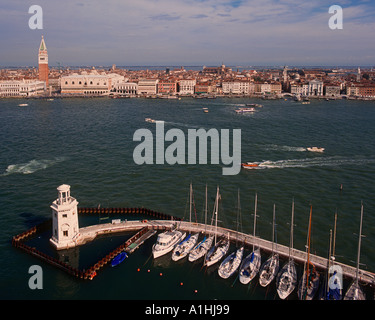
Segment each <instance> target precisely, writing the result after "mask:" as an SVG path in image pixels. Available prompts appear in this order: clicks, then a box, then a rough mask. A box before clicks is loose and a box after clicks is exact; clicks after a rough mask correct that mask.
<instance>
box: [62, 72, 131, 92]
mask: <svg viewBox="0 0 375 320" xmlns="http://www.w3.org/2000/svg"><path fill="white" fill-rule="evenodd" d="M122 81H124V76H121V75H118V74H116V73H110V74H105V73H102V74H99V73H98V72H96V71H95V70H94V71H93V72H92V73H90V74H88V73H87V72H82V74H76V73H74V74H72V75H68V76H62V77H61V94H65V95H108V94H109V92H110V91H111V90H113V89H114V88H115V87H116V85H118V84H119V83H121V82H122Z"/></svg>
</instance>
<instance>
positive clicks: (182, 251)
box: [172, 183, 199, 261]
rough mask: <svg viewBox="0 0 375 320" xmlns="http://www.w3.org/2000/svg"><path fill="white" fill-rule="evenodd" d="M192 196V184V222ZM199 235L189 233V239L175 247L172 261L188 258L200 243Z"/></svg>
mask: <svg viewBox="0 0 375 320" xmlns="http://www.w3.org/2000/svg"><path fill="white" fill-rule="evenodd" d="M192 196H193V187H192V185H191V183H190V219H189V221H190V222H191V204H192ZM198 236H199V233H195V234H193V235H192V234H191V233H189V234H188V235H187V237H186V238H185V239H184V240H182V241H181V242H180V243H179V244H178V245H177V246H175V247H174V249H173V253H172V260H173V261H178V260H180V259H182V258H184V257H186V256H187V255H188V253H189V251H190V250H191V249H193V247H194V246H195V244H196V243H197V241H198Z"/></svg>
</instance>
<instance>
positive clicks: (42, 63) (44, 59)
mask: <svg viewBox="0 0 375 320" xmlns="http://www.w3.org/2000/svg"><path fill="white" fill-rule="evenodd" d="M38 64H39V80H41V81H45V82H46V88H48V72H49V71H48V53H47V47H46V44H45V42H44V38H43V36H42V41H41V42H40V46H39V54H38Z"/></svg>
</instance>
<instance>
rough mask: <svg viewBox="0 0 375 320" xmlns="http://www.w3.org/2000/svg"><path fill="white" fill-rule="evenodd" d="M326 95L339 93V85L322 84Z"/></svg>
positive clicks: (334, 95) (333, 95) (332, 95)
mask: <svg viewBox="0 0 375 320" xmlns="http://www.w3.org/2000/svg"><path fill="white" fill-rule="evenodd" d="M324 89H325V90H324V91H325V96H326V97H337V96H339V95H340V93H341V86H339V85H334V84H327V85H325V86H324Z"/></svg>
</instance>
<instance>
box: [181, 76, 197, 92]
mask: <svg viewBox="0 0 375 320" xmlns="http://www.w3.org/2000/svg"><path fill="white" fill-rule="evenodd" d="M196 83H197V81H196V80H195V79H182V80H180V81H179V86H178V92H179V94H181V95H192V94H194V90H195V84H196Z"/></svg>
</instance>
